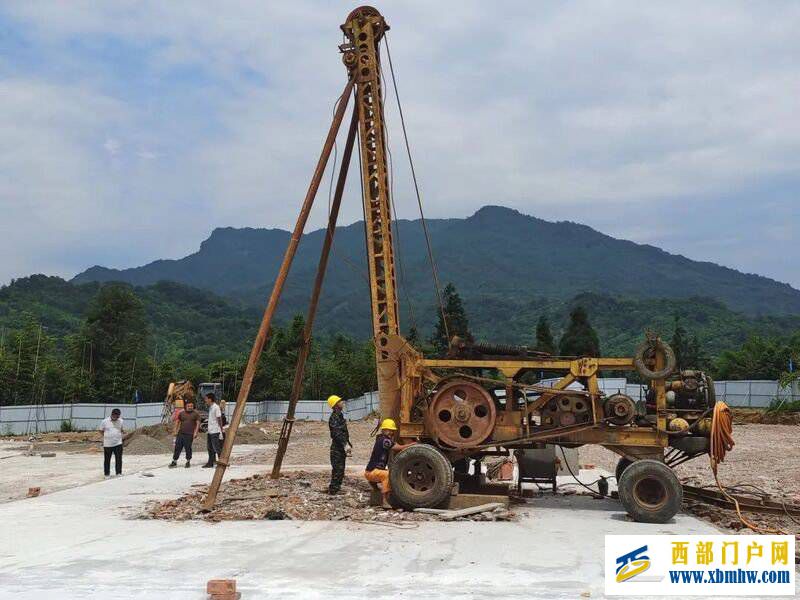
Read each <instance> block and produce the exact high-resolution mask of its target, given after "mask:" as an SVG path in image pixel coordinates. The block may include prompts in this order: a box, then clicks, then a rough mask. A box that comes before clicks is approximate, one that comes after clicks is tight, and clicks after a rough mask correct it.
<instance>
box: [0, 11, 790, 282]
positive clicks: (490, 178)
mask: <svg viewBox="0 0 800 600" xmlns="http://www.w3.org/2000/svg"><path fill="white" fill-rule="evenodd" d="M355 6H357V4H352V3H346V2H322V1H319V2H310V1H305V0H291V1H285V2H265V1H263V0H247V1H245V0H227V1H226V2H211V1H197V0H191V1H179V0H171V1H170V2H164V1H163V0H158V1H150V0H136V1H129V0H116V1H115V2H104V3H98V2H93V1H90V0H71V1H70V2H63V1H61V0H52V1H48V0H37V1H35V2H31V1H30V0H20V1H17V0H4V2H3V3H2V5H0V131H1V132H2V142H3V143H2V146H1V147H0V209H1V210H2V218H0V283H7V282H8V281H9V280H10V279H12V278H17V277H22V276H26V275H29V274H32V273H46V274H52V275H60V276H63V277H71V276H73V275H75V274H76V273H78V272H80V271H82V270H84V269H85V268H87V267H89V266H92V265H95V264H100V265H103V266H108V267H115V268H125V267H132V266H138V265H141V264H144V263H147V262H149V261H152V260H155V259H159V258H179V257H181V256H185V255H187V254H190V253H192V252H194V251H196V250H197V248H198V247H199V245H200V243H201V242H202V241H203V240H204V239H205V238H207V237H208V235H209V234H210V232H211V231H212V230H213V229H214V228H215V227H222V226H235V227H279V228H284V229H291V228H292V226H293V224H294V220H295V219H296V216H297V212H298V210H299V206H300V203H301V201H302V198H303V196H304V194H305V190H306V188H307V186H308V181H309V179H310V176H311V173H312V171H313V168H314V164H315V162H316V160H317V157H318V156H319V152H320V149H321V145H322V141H323V139H324V137H325V134H326V132H327V128H328V126H329V124H330V119H331V115H332V111H333V105H334V102H335V100H336V98H337V97H338V96H339V94H340V93H341V90H342V88H343V87H344V84H345V69H344V67H343V65H342V63H341V58H340V54H339V51H338V45H339V44H340V43H341V42H342V35H341V31H340V29H339V25H340V24H341V23H342V22H343V21H344V18H345V16H346V15H347V13H348V12H349V11H350V10H351V9H352V8H354V7H355ZM376 6H377V8H379V10H381V12H382V13H383V14H384V16H385V17H386V20H387V22H388V23H389V25H390V26H391V31H390V32H389V34H388V43H389V49H390V50H391V53H392V59H393V63H394V70H395V73H396V77H397V84H398V88H399V92H400V98H401V101H402V106H403V111H404V115H405V118H406V125H407V127H408V135H409V140H410V143H411V147H412V151H413V156H414V162H415V167H416V170H417V175H418V177H419V184H420V189H421V192H422V197H423V202H424V206H425V212H426V216H427V217H465V216H469V215H470V214H472V213H474V212H475V211H476V210H477V209H478V208H480V207H481V206H484V205H487V204H500V205H504V206H509V207H512V208H515V209H517V210H520V211H521V212H524V213H526V214H530V215H534V216H537V217H540V218H543V219H548V220H569V221H575V222H580V223H585V224H587V225H590V226H592V227H594V228H596V229H598V230H600V231H602V232H604V233H607V234H609V235H613V236H614V237H619V238H625V239H630V240H633V241H636V242H639V243H647V244H652V245H655V246H659V247H661V248H664V249H665V250H667V251H669V252H673V253H678V254H683V255H685V256H688V257H689V258H692V259H695V260H704V261H712V262H716V263H719V264H722V265H725V266H729V267H733V268H736V269H739V270H741V271H744V272H753V273H759V274H762V275H765V276H768V277H771V278H774V279H777V280H779V281H783V282H788V283H790V284H791V285H793V286H794V287H796V288H800V269H798V268H797V264H798V258H797V257H798V255H799V254H800V242H799V241H798V235H797V234H798V232H799V231H800V198H798V195H799V194H798V192H799V191H800V118H798V106H799V104H798V103H799V102H800V101H799V100H798V99H799V98H800V36H798V35H797V32H798V30H800V3H798V2H794V1H786V2H783V1H780V0H776V1H773V2H769V3H766V2H763V3H762V2H736V1H734V0H721V1H714V0H706V1H704V2H699V3H698V2H696V1H691V2H689V1H680V0H677V1H673V2H661V3H649V2H648V3H645V2H638V1H630V2H625V1H613V2H612V1H603V0H591V1H580V0H575V1H566V2H511V1H508V2H502V3H490V2H482V1H459V2H430V1H428V0H424V1H423V0H420V1H409V2H398V1H394V2H383V3H376ZM384 72H385V75H386V77H389V71H388V64H387V61H386V58H385V56H384ZM387 89H388V88H387ZM386 110H387V123H388V130H389V140H390V147H391V150H392V159H393V160H392V163H393V165H392V171H393V179H394V201H395V205H396V208H397V212H398V216H399V217H400V218H416V217H417V216H418V212H417V210H418V209H417V205H416V200H415V198H414V196H413V188H412V186H411V179H410V175H409V169H408V163H407V159H406V158H405V155H404V151H405V150H404V146H403V140H402V132H401V129H400V122H399V118H398V115H397V109H396V103H395V98H394V96H393V95H391V94H387V98H386ZM343 138H344V132H343V133H342V135H341V136H340V139H339V144H338V148H339V149H341V147H342V146H343ZM350 181H351V183H352V182H353V181H354V178H351V180H350ZM327 194H328V190H327V180H326V184H325V185H323V189H322V190H321V194H320V198H319V201H318V203H317V207H316V209H315V211H314V212H313V213H312V218H311V220H310V222H309V228H316V227H320V226H322V224H323V223H324V222H325V219H326V211H327ZM360 215H361V208H360V199H359V197H358V190H356V189H355V187H354V186H353V185H350V186H349V188H348V192H347V196H346V198H345V205H344V206H343V208H342V215H341V219H340V222H343V223H349V222H353V221H355V220H357V219H359V218H360Z"/></svg>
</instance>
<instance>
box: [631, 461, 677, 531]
mask: <svg viewBox="0 0 800 600" xmlns="http://www.w3.org/2000/svg"><path fill="white" fill-rule="evenodd" d="M617 483H618V488H619V499H620V500H621V501H622V505H623V506H624V507H625V510H627V511H628V514H629V515H630V516H631V517H633V519H634V520H635V521H639V522H640V523H666V522H667V521H669V520H670V519H671V518H672V517H674V516H675V514H676V513H677V512H678V511H679V510H680V508H681V502H682V501H683V488H682V487H681V483H680V481H678V478H677V476H676V475H675V473H673V471H672V469H670V468H669V467H668V466H667V465H665V464H664V463H662V462H660V461H657V460H651V459H642V460H637V461H635V462H634V463H633V464H631V465H629V466H628V467H627V468H626V469H625V470H624V471H623V472H622V476H621V477H620V479H619V481H618V482H617Z"/></svg>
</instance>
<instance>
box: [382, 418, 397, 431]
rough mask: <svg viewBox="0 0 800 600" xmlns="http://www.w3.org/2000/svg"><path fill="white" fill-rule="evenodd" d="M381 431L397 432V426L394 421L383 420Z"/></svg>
mask: <svg viewBox="0 0 800 600" xmlns="http://www.w3.org/2000/svg"><path fill="white" fill-rule="evenodd" d="M381 429H388V430H390V431H397V424H396V423H395V422H394V419H384V420H383V421H381Z"/></svg>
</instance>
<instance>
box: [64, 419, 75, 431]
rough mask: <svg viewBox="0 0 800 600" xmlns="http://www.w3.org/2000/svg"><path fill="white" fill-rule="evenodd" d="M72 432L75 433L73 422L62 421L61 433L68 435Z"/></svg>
mask: <svg viewBox="0 0 800 600" xmlns="http://www.w3.org/2000/svg"><path fill="white" fill-rule="evenodd" d="M70 431H75V429H74V428H73V427H72V421H61V433H68V432H70Z"/></svg>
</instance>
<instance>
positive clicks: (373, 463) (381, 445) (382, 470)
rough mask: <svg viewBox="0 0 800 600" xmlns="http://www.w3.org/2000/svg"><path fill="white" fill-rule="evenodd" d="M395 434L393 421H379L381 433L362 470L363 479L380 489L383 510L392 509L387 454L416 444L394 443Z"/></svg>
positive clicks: (395, 428)
mask: <svg viewBox="0 0 800 600" xmlns="http://www.w3.org/2000/svg"><path fill="white" fill-rule="evenodd" d="M396 434H397V423H395V422H394V420H393V419H384V420H383V421H381V431H380V433H379V434H378V436H377V437H376V438H375V445H374V446H373V447H372V455H371V456H370V457H369V462H368V463H367V468H366V469H365V470H364V477H366V479H367V481H369V482H370V484H372V486H373V487H376V486H378V487H380V490H381V495H382V496H383V502H382V504H383V508H392V505H391V504H390V503H389V494H390V493H391V491H392V485H391V483H390V482H389V469H388V466H389V452H391V451H392V450H394V451H396V452H399V451H400V450H405V449H406V448H408V447H409V446H413V445H414V444H415V443H416V442H410V443H408V444H398V443H397V442H395V441H394V436H395V435H396Z"/></svg>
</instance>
